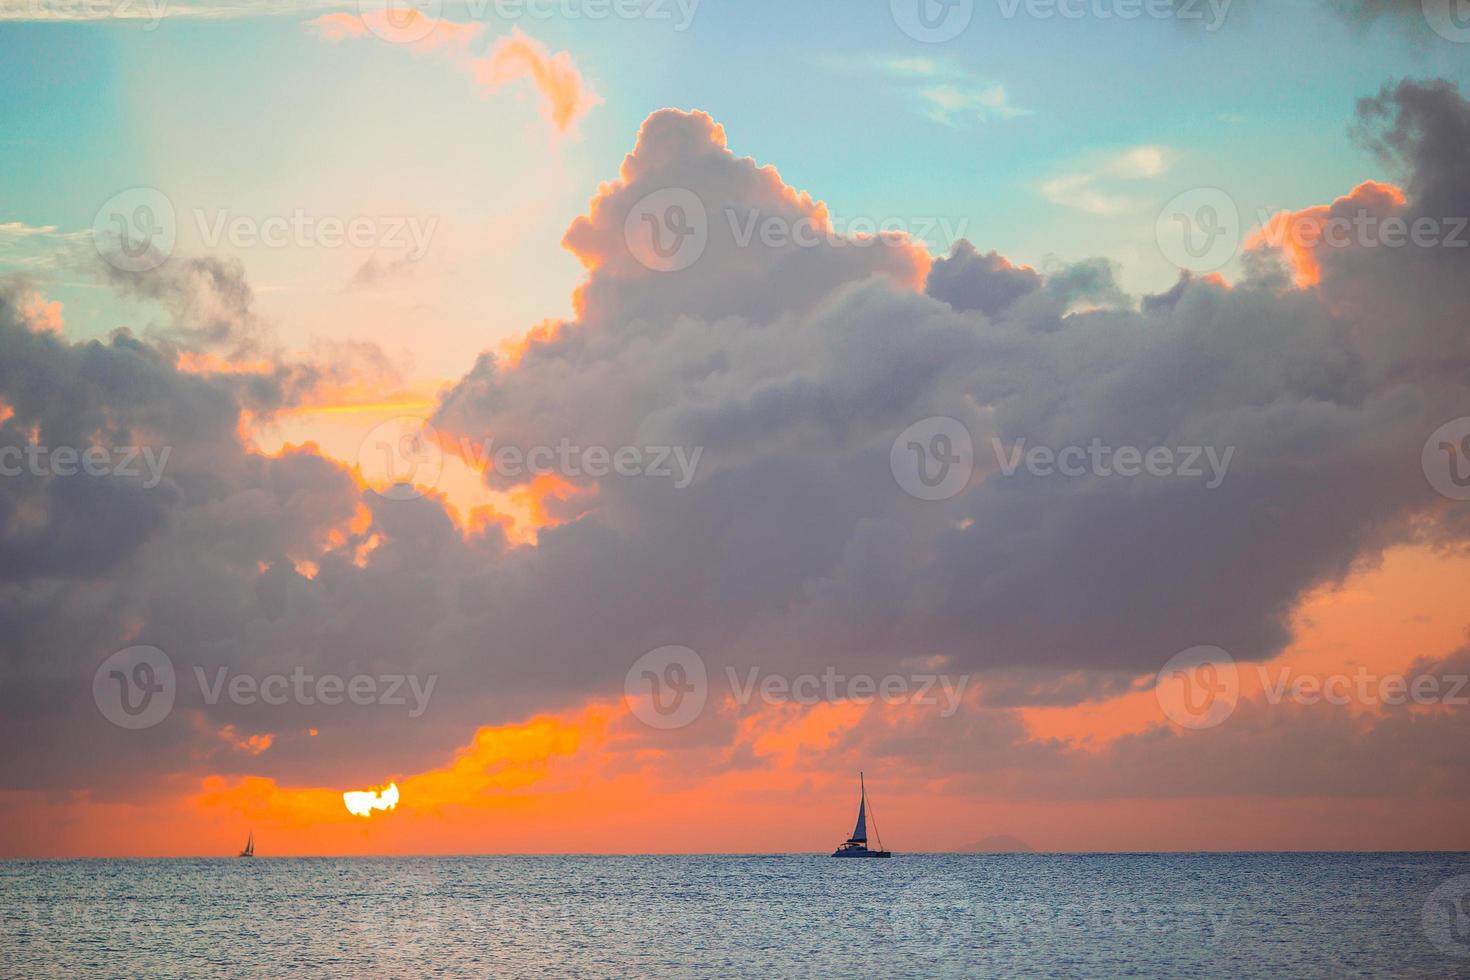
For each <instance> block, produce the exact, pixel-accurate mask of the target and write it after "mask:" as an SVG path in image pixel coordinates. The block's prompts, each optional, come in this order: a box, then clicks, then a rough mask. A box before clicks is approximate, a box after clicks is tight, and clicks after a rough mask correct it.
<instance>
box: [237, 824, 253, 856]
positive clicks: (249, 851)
mask: <svg viewBox="0 0 1470 980" xmlns="http://www.w3.org/2000/svg"><path fill="white" fill-rule="evenodd" d="M240 856H241V857H242V858H253V857H255V831H253V830H252V831H251V832H250V836H249V837H248V838H246V840H245V850H243V851H241V852H240Z"/></svg>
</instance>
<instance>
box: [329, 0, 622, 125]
mask: <svg viewBox="0 0 1470 980" xmlns="http://www.w3.org/2000/svg"><path fill="white" fill-rule="evenodd" d="M408 13H409V14H410V15H412V16H413V17H422V16H423V15H422V14H419V13H417V12H416V11H414V10H413V9H412V8H410V9H409V10H408ZM397 16H399V17H401V16H402V14H401V13H400V14H398V15H397ZM310 26H311V27H312V29H313V30H315V31H316V32H317V34H318V35H319V36H320V37H322V38H323V39H324V40H327V41H333V42H335V41H342V40H344V39H348V38H362V37H365V36H367V35H368V34H370V33H377V34H379V35H386V36H392V34H393V33H394V32H397V33H401V34H402V35H403V36H404V37H405V38H407V39H411V40H410V42H409V43H408V47H409V49H410V50H413V51H415V52H417V53H420V54H427V53H432V52H440V53H443V54H444V55H445V56H446V57H448V58H449V60H450V61H451V63H453V64H454V65H456V66H457V67H458V68H459V69H460V70H461V71H463V72H465V73H466V74H467V75H469V76H470V77H471V78H473V79H474V80H475V82H476V83H477V84H478V85H479V86H480V89H481V91H483V92H485V93H493V92H497V91H499V90H500V89H501V88H503V87H504V86H505V85H507V84H508V83H511V82H515V81H518V80H521V79H525V80H528V81H529V82H530V83H531V85H532V86H533V87H534V88H535V90H536V92H537V93H538V94H539V95H540V96H541V105H542V115H544V116H545V117H546V119H547V121H548V122H550V123H551V125H552V128H553V129H554V130H555V131H556V132H557V133H558V134H562V135H565V134H567V133H570V132H572V131H573V130H574V129H575V127H576V124H577V122H578V121H579V120H580V119H581V118H582V117H583V116H585V115H586V114H587V113H588V112H589V111H590V110H591V109H592V107H593V106H596V105H598V104H599V103H601V102H602V99H601V97H600V96H598V95H597V94H596V93H595V92H593V91H592V89H591V88H590V87H589V86H588V85H587V83H586V81H585V80H583V78H582V72H581V70H580V69H579V68H578V67H577V63H576V62H575V61H574V60H573V59H572V56H571V53H570V52H567V51H558V52H557V53H556V54H552V53H551V51H550V49H548V48H547V47H546V45H544V44H542V43H541V42H540V41H538V40H536V39H535V38H533V37H531V36H530V35H528V34H526V33H525V32H524V31H522V30H521V29H520V28H519V27H513V28H511V32H510V33H509V34H507V35H505V36H503V37H500V38H498V39H496V41H495V44H494V45H493V46H492V47H491V48H490V50H489V51H488V52H486V53H485V54H484V55H481V56H478V57H474V56H471V55H470V54H469V53H468V49H469V46H470V44H472V43H473V42H474V41H475V40H477V39H478V38H479V37H480V35H481V32H482V30H483V27H484V25H482V24H460V23H455V22H453V21H446V20H438V21H435V22H434V24H433V26H432V28H431V29H430V30H428V31H424V30H423V29H422V26H421V25H416V24H414V23H412V22H410V23H408V24H407V25H404V24H402V23H400V22H398V21H391V20H389V18H388V13H387V12H386V11H374V12H369V13H364V14H362V15H360V16H357V15H353V14H345V13H332V14H325V15H323V16H321V17H318V18H317V19H316V20H314V21H312V22H311V24H310Z"/></svg>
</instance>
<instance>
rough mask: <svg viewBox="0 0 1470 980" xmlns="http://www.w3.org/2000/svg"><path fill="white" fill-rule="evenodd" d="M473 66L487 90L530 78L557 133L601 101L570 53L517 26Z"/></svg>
mask: <svg viewBox="0 0 1470 980" xmlns="http://www.w3.org/2000/svg"><path fill="white" fill-rule="evenodd" d="M472 70H473V72H474V75H475V80H476V81H478V82H479V83H480V84H481V85H483V86H485V89H486V91H490V92H493V91H495V90H496V89H498V88H500V86H502V85H504V84H505V83H506V82H510V81H514V80H515V79H518V78H529V79H530V80H531V82H532V84H534V85H535V86H536V89H537V90H538V91H539V92H540V93H541V98H542V111H543V112H544V113H545V114H546V118H547V119H549V120H550V121H551V124H552V125H553V126H555V127H556V129H557V132H560V133H565V132H568V131H569V130H570V129H571V128H572V126H573V125H574V124H575V123H576V121H577V120H578V119H580V118H581V117H582V116H584V115H586V114H587V110H589V109H591V108H592V107H593V106H594V105H597V104H598V103H599V102H601V101H602V100H601V99H600V98H598V96H597V95H595V94H594V93H593V92H592V91H591V90H590V89H589V88H588V87H587V84H586V82H584V81H583V79H582V72H581V71H580V70H578V68H577V64H576V62H574V61H573V60H572V56H571V54H570V53H568V52H566V51H558V52H557V53H556V54H552V53H551V51H550V49H549V48H547V47H546V45H544V44H542V43H541V42H539V41H537V40H536V39H535V38H532V37H530V36H528V35H527V34H525V33H523V32H522V31H521V30H520V28H514V29H513V30H512V31H511V33H510V35H509V36H507V37H502V38H501V39H500V40H498V41H496V42H495V47H494V48H492V49H491V50H490V53H489V54H487V55H486V56H485V57H483V58H480V59H478V60H476V61H475V62H473V63H472Z"/></svg>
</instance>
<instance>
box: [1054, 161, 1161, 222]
mask: <svg viewBox="0 0 1470 980" xmlns="http://www.w3.org/2000/svg"><path fill="white" fill-rule="evenodd" d="M1175 157H1176V154H1175V153H1174V151H1173V150H1171V149H1170V148H1168V147H1166V146H1154V145H1144V146H1135V147H1133V148H1131V149H1128V150H1124V151H1122V152H1120V153H1115V154H1113V155H1112V156H1108V157H1104V158H1102V159H1100V160H1095V161H1093V162H1091V163H1090V164H1088V166H1087V168H1086V169H1085V170H1082V171H1078V172H1074V173H1065V174H1060V175H1058V176H1056V177H1052V178H1051V179H1049V180H1046V181H1044V182H1043V183H1042V185H1041V194H1042V196H1043V197H1045V198H1046V199H1047V200H1048V201H1051V202H1052V203H1053V204H1060V205H1061V206H1063V207H1067V208H1072V209H1074V210H1078V211H1086V212H1088V213H1089V214H1096V215H1102V216H1105V217H1111V216H1114V215H1119V214H1126V213H1128V212H1129V211H1133V210H1136V209H1137V208H1138V207H1139V206H1140V201H1139V199H1138V198H1136V197H1134V196H1131V195H1130V194H1129V193H1128V192H1127V190H1126V189H1125V188H1126V186H1127V185H1128V182H1134V181H1139V180H1149V179H1152V178H1154V177H1159V176H1162V175H1163V174H1165V173H1166V172H1168V170H1169V168H1170V167H1171V166H1173V162H1174V159H1175ZM1120 183H1123V184H1124V187H1119V186H1118V185H1119V184H1120Z"/></svg>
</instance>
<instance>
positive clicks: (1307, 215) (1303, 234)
mask: <svg viewBox="0 0 1470 980" xmlns="http://www.w3.org/2000/svg"><path fill="white" fill-rule="evenodd" d="M1404 203H1405V197H1404V192H1403V191H1401V190H1399V189H1398V188H1397V187H1395V186H1393V185H1392V184H1383V183H1379V182H1378V181H1374V180H1365V181H1363V182H1362V183H1361V184H1359V185H1358V186H1357V187H1355V188H1353V190H1352V192H1351V193H1350V194H1348V195H1347V196H1345V197H1339V198H1338V199H1337V200H1335V201H1333V202H1332V203H1331V204H1319V205H1316V206H1314V207H1310V208H1303V209H1302V210H1300V211H1278V212H1277V213H1276V214H1274V215H1272V216H1271V217H1270V219H1268V220H1267V222H1266V223H1265V224H1264V225H1262V226H1261V227H1260V228H1257V229H1256V230H1255V231H1254V232H1252V233H1251V235H1250V237H1249V238H1247V239H1246V243H1245V248H1246V250H1247V251H1260V250H1265V249H1268V248H1274V249H1278V250H1279V251H1280V253H1281V256H1282V258H1283V259H1285V260H1286V263H1287V265H1288V267H1289V268H1290V269H1291V273H1292V279H1293V281H1294V282H1295V283H1296V285H1297V286H1298V287H1299V288H1303V289H1305V288H1306V287H1308V286H1315V285H1317V284H1318V283H1320V282H1321V281H1322V255H1321V254H1320V250H1321V249H1323V248H1347V247H1351V246H1352V245H1354V244H1355V243H1357V244H1362V242H1360V241H1359V240H1358V238H1357V237H1355V232H1354V230H1353V229H1354V228H1355V221H1358V222H1360V221H1361V220H1362V219H1363V218H1364V217H1372V218H1374V219H1376V220H1382V219H1383V218H1385V217H1389V216H1391V215H1394V214H1397V213H1398V211H1399V210H1401V209H1402V208H1403V206H1404Z"/></svg>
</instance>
